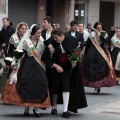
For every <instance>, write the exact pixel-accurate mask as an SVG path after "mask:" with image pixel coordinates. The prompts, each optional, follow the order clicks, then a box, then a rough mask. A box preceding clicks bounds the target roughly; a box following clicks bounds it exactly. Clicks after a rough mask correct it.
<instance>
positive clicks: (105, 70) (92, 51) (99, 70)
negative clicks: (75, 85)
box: [82, 45, 117, 88]
mask: <svg viewBox="0 0 120 120" xmlns="http://www.w3.org/2000/svg"><path fill="white" fill-rule="evenodd" d="M103 50H104V51H105V53H106V55H107V56H108V58H109V60H110V54H109V52H108V50H107V49H105V48H103ZM82 62H83V64H82V68H83V81H84V86H87V87H94V88H100V87H111V86H114V85H116V84H117V81H116V77H115V72H114V69H113V70H112V75H111V72H110V68H109V66H108V64H107V62H106V60H105V59H104V58H103V56H102V55H101V54H100V53H99V51H98V50H97V49H96V48H95V46H93V45H92V46H91V47H90V48H89V50H88V51H87V52H86V55H85V57H84V59H83V61H82Z"/></svg>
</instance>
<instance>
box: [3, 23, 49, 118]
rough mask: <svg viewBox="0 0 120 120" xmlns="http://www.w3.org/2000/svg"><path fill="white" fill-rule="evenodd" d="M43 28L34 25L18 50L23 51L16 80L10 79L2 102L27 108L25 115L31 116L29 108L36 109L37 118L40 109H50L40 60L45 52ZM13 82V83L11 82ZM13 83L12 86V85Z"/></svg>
mask: <svg viewBox="0 0 120 120" xmlns="http://www.w3.org/2000/svg"><path fill="white" fill-rule="evenodd" d="M41 31H42V30H41V27H40V26H39V25H32V26H31V28H30V29H29V30H28V31H27V32H26V34H25V35H24V37H23V38H22V40H21V42H20V43H19V46H18V47H17V49H21V48H22V49H23V51H24V55H23V57H22V58H21V59H20V60H19V62H20V67H19V68H18V73H17V82H16V80H15V81H14V80H12V79H8V81H7V83H6V86H5V88H4V91H3V93H2V96H1V100H2V101H3V102H5V103H9V104H14V105H21V106H26V108H25V111H24V115H25V116H28V115H29V107H30V106H31V107H34V109H33V113H34V116H35V117H40V113H39V111H38V107H39V108H48V107H50V99H49V93H48V87H47V80H46V75H45V71H44V67H43V63H42V62H41V60H40V58H41V55H42V53H43V50H44V44H43V41H42V40H41V39H40V36H41ZM11 80H12V81H13V82H11ZM10 83H12V85H11V84H10Z"/></svg>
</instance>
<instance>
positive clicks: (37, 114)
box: [33, 109, 40, 118]
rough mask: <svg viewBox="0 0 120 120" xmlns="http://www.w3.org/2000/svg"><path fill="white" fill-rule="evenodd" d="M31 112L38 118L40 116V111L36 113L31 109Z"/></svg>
mask: <svg viewBox="0 0 120 120" xmlns="http://www.w3.org/2000/svg"><path fill="white" fill-rule="evenodd" d="M33 113H34V116H35V117H38V118H39V117H40V113H36V112H35V110H34V109H33Z"/></svg>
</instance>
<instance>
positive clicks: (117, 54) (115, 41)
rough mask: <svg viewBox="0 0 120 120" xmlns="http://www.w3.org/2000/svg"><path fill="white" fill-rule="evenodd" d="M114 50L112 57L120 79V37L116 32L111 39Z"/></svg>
mask: <svg viewBox="0 0 120 120" xmlns="http://www.w3.org/2000/svg"><path fill="white" fill-rule="evenodd" d="M111 42H112V47H113V50H112V52H111V57H112V61H113V65H114V68H115V74H116V80H120V38H117V36H116V34H115V35H114V36H113V37H112V39H111Z"/></svg>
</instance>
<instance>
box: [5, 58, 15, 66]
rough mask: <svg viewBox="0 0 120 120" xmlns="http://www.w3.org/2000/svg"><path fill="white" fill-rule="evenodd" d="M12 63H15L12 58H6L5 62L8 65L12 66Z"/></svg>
mask: <svg viewBox="0 0 120 120" xmlns="http://www.w3.org/2000/svg"><path fill="white" fill-rule="evenodd" d="M12 61H13V58H11V57H6V58H5V59H4V62H5V64H6V65H11V63H12Z"/></svg>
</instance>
